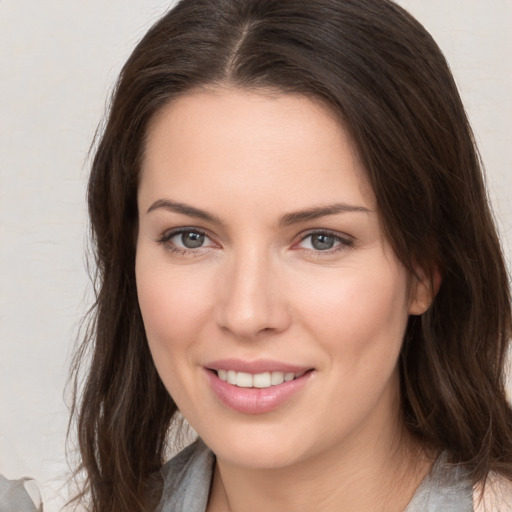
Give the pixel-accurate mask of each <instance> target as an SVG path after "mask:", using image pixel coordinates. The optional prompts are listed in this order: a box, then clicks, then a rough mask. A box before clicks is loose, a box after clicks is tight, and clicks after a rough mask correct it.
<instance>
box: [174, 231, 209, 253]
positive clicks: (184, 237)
mask: <svg viewBox="0 0 512 512" xmlns="http://www.w3.org/2000/svg"><path fill="white" fill-rule="evenodd" d="M205 239H206V236H205V235H204V233H198V232H197V231H184V232H182V233H180V234H177V235H174V236H173V237H172V238H171V240H172V242H173V243H174V244H175V245H177V246H179V245H182V246H183V247H185V248H187V249H197V248H198V247H202V246H203V244H204V241H205Z"/></svg>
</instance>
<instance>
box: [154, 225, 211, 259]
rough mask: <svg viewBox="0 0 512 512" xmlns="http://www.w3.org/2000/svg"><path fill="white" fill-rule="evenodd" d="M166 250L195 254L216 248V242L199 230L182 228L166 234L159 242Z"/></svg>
mask: <svg viewBox="0 0 512 512" xmlns="http://www.w3.org/2000/svg"><path fill="white" fill-rule="evenodd" d="M157 241H158V242H159V243H160V244H162V245H163V246H165V248H166V249H168V250H170V251H174V252H178V253H188V252H195V251H196V250H198V249H204V248H208V247H213V246H215V244H214V242H213V241H212V240H211V239H210V238H209V237H208V235H206V233H204V232H203V231H201V230H199V229H197V228H180V229H174V230H172V231H168V232H166V233H164V234H163V235H162V236H161V237H160V238H159V239H158V240H157Z"/></svg>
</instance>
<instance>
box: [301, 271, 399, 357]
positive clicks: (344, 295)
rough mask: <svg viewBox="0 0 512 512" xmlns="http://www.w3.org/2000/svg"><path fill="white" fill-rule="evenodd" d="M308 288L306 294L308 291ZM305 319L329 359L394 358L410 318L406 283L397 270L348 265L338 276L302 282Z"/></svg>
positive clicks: (302, 316)
mask: <svg viewBox="0 0 512 512" xmlns="http://www.w3.org/2000/svg"><path fill="white" fill-rule="evenodd" d="M308 290H309V292H308ZM295 294H296V296H297V297H301V299H300V301H301V313H300V315H299V316H300V317H301V318H302V319H303V323H304V325H305V327H306V329H308V330H309V331H310V332H311V333H312V334H313V335H314V336H315V338H316V339H317V340H318V342H319V343H320V344H322V345H324V346H325V348H326V349H328V351H329V353H330V354H331V356H332V357H333V358H335V357H340V358H345V359H346V360H347V361H348V360H349V359H347V356H348V355H350V356H351V358H350V361H351V362H352V363H353V362H354V361H353V359H352V358H357V357H359V356H360V357H361V358H362V359H363V358H364V357H365V356H368V357H371V356H372V355H373V356H374V357H375V358H378V357H384V358H388V357H395V355H397V353H398V352H399V350H400V347H401V344H402V339H403V336H404V332H405V327H406V324H407V318H408V299H407V281H406V276H405V272H402V271H401V269H400V268H399V267H398V268H396V269H395V268H394V267H391V268H388V267H387V266H386V267H384V268H380V269H374V270H364V271H361V270H360V269H351V270H349V271H346V272H343V273H341V275H340V276H339V278H337V279H329V278H328V277H325V279H318V276H317V280H316V282H315V286H314V287H313V286H306V285H305V283H302V284H300V285H299V286H298V289H297V290H295Z"/></svg>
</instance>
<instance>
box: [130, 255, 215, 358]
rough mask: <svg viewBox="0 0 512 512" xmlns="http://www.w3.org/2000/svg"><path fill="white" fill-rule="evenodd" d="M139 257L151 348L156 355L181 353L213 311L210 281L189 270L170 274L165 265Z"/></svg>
mask: <svg viewBox="0 0 512 512" xmlns="http://www.w3.org/2000/svg"><path fill="white" fill-rule="evenodd" d="M154 261H155V259H154V258H153V261H151V259H150V258H145V255H144V252H142V251H141V253H140V255H138V256H137V263H136V278H137V293H138V299H139V305H140V308H141V312H142V318H143V320H144V326H145V329H146V335H147V338H148V342H149V345H150V349H151V351H152V353H153V357H154V358H155V362H156V363H157V364H158V361H157V359H159V358H158V357H157V355H159V354H162V353H163V352H173V353H174V352H179V351H180V350H183V349H185V348H186V347H187V346H188V344H189V343H190V340H191V339H194V338H196V337H197V335H198V333H199V332H200V330H201V329H203V328H204V319H205V317H206V316H207V315H208V313H209V311H210V309H211V306H210V304H211V294H210V293H209V291H208V287H207V286H206V283H207V282H208V281H207V280H205V279H203V277H204V276H203V277H202V276H201V275H197V274H195V275H194V276H193V277H191V275H190V269H187V268H186V267H184V268H181V269H180V268H178V269H174V270H173V272H172V273H171V272H169V270H168V268H167V266H166V265H165V263H163V264H161V265H158V264H156V265H155V264H154ZM152 263H153V264H152Z"/></svg>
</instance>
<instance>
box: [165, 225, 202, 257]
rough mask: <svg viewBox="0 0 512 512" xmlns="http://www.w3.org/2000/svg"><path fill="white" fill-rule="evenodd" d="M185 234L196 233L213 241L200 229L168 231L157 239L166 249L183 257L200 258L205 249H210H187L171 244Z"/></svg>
mask: <svg viewBox="0 0 512 512" xmlns="http://www.w3.org/2000/svg"><path fill="white" fill-rule="evenodd" d="M185 233H195V234H198V235H203V236H204V237H205V238H208V239H209V240H211V238H210V237H209V236H208V233H207V232H206V231H204V230H202V229H199V228H186V227H185V228H178V229H174V230H172V231H167V232H165V233H163V234H162V236H160V237H159V238H158V239H157V242H158V243H159V244H161V245H162V246H164V248H165V249H166V250H168V251H170V252H173V253H175V254H179V255H183V256H190V255H192V256H199V255H200V254H202V252H203V251H204V249H208V247H198V248H197V249H186V248H182V247H177V246H176V245H175V244H173V243H172V242H171V240H172V239H173V238H174V237H175V236H178V235H183V234H185ZM201 250H202V251H201Z"/></svg>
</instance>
